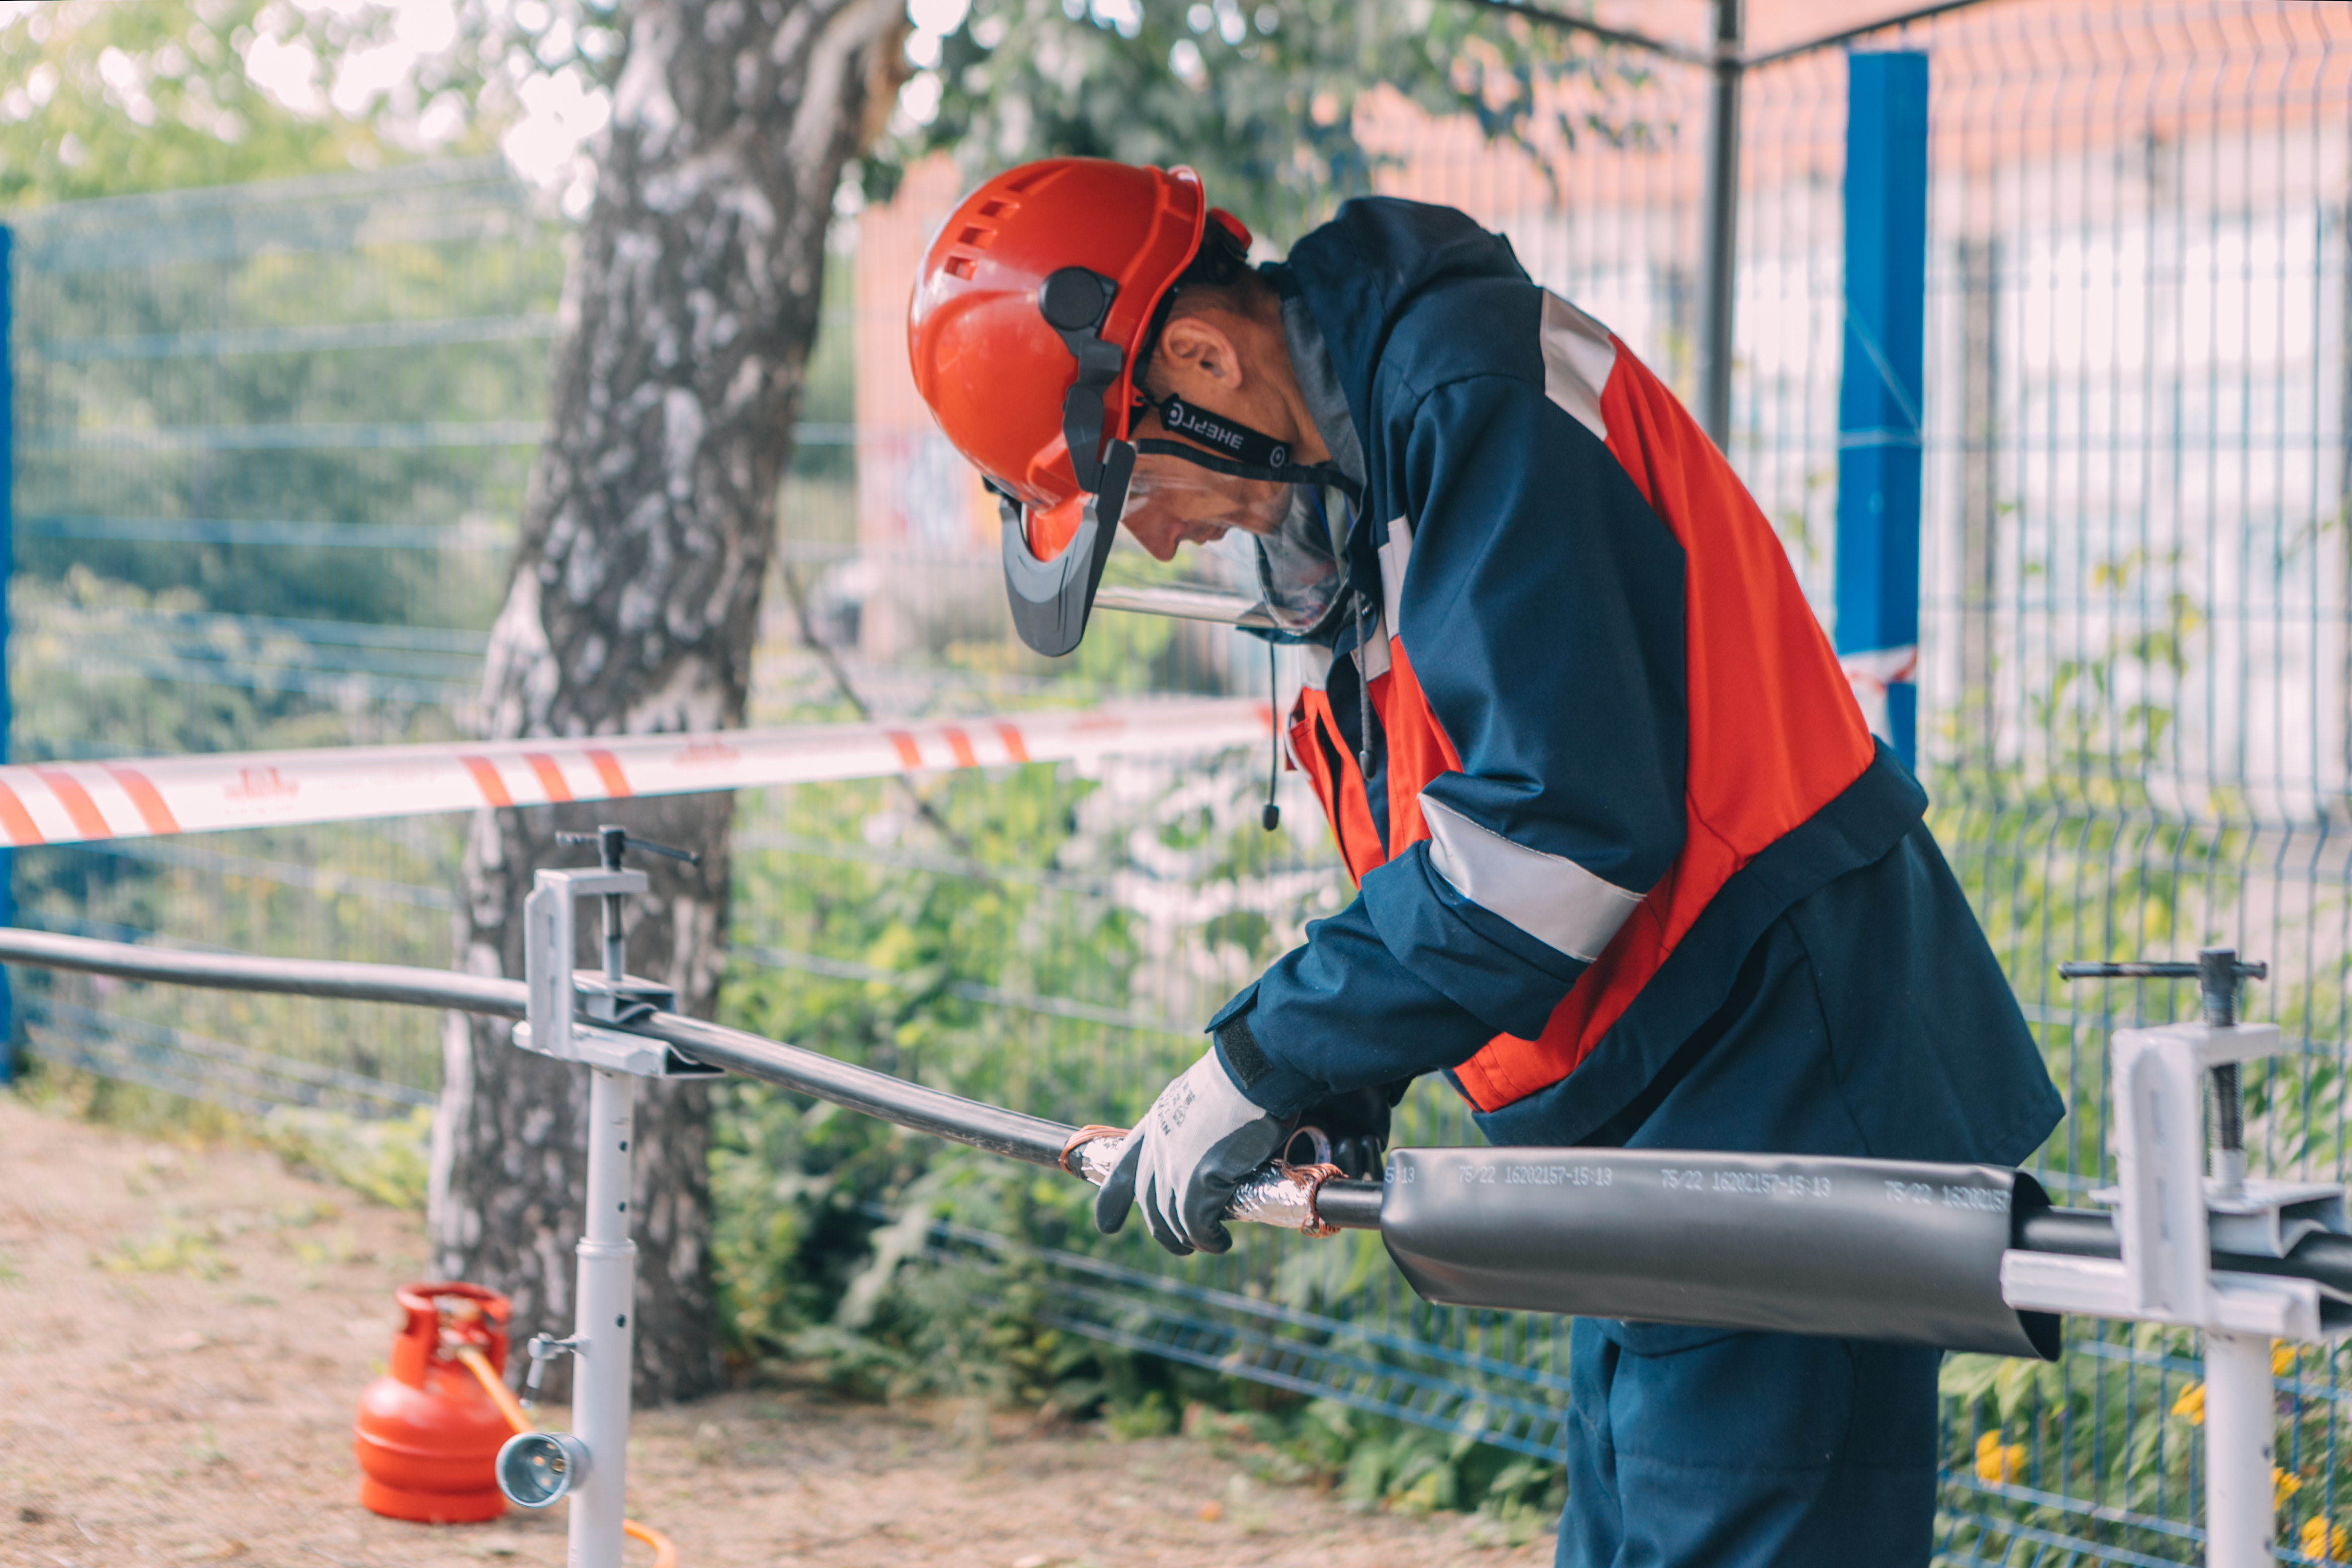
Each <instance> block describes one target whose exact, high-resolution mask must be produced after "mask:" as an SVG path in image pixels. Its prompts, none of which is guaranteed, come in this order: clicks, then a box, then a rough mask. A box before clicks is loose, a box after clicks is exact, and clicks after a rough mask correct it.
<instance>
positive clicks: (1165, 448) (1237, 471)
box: [1096, 439, 1353, 637]
mask: <svg viewBox="0 0 2352 1568" xmlns="http://www.w3.org/2000/svg"><path fill="white" fill-rule="evenodd" d="M1269 472H1279V473H1280V474H1281V475H1282V477H1281V478H1279V479H1276V478H1269V477H1262V476H1265V474H1267V473H1269ZM1343 483H1344V481H1341V480H1339V477H1338V476H1337V475H1336V474H1335V473H1334V472H1333V471H1332V470H1330V469H1328V468H1321V467H1315V468H1309V467H1307V466H1304V465H1295V464H1288V463H1285V464H1282V465H1280V466H1279V467H1278V468H1274V469H1271V470H1269V469H1268V468H1266V467H1265V466H1264V465H1259V464H1245V463H1242V462H1239V461H1236V460H1234V459H1228V458H1218V457H1216V456H1215V455H1213V454H1212V453H1208V452H1204V451H1202V450H1200V449H1198V448H1196V447H1187V446H1183V445H1181V444H1179V443H1177V442H1172V441H1162V440H1150V439H1147V440H1143V441H1139V442H1138V443H1137V455H1136V459H1135V472H1134V475H1133V477H1132V478H1131V479H1129V481H1128V491H1127V505H1126V508H1125V510H1123V512H1122V513H1121V517H1120V521H1121V522H1122V523H1123V524H1124V525H1125V527H1126V530H1127V531H1128V533H1129V535H1130V536H1131V537H1132V538H1133V540H1134V542H1136V543H1137V544H1139V545H1140V546H1141V547H1142V552H1143V553H1144V554H1146V555H1148V556H1150V558H1151V561H1152V562H1153V563H1156V564H1154V565H1152V566H1145V565H1144V564H1143V563H1139V562H1122V563H1120V564H1119V565H1118V567H1117V568H1116V569H1115V571H1114V573H1113V575H1112V577H1111V579H1110V580H1109V581H1107V582H1106V583H1105V584H1104V585H1103V587H1102V589H1101V591H1100V592H1099V593H1098V594H1097V596H1096V597H1097V603H1099V604H1101V605H1103V606H1104V607H1106V608H1108V609H1123V610H1133V611H1140V612H1143V613H1147V614H1160V615H1175V616H1183V617H1185V618H1188V619H1201V620H1220V621H1226V622H1229V623H1231V624H1233V625H1236V626H1246V627H1249V628H1250V629H1252V630H1255V631H1261V632H1268V633H1273V634H1276V635H1277V636H1283V637H1305V636H1307V635H1308V634H1310V633H1312V632H1314V631H1316V630H1317V629H1318V628H1319V627H1320V626H1322V625H1323V624H1324V623H1325V622H1326V621H1327V620H1328V619H1329V618H1330V616H1331V615H1332V613H1333V611H1334V609H1335V608H1336V607H1337V605H1339V596H1340V593H1341V589H1342V587H1343V585H1344V584H1345V581H1346V572H1345V570H1344V569H1343V568H1342V566H1341V564H1340V551H1341V549H1342V547H1343V546H1344V544H1345V542H1346V530H1347V526H1348V504H1349V503H1348V498H1347V495H1346V492H1345V490H1344V489H1341V488H1340V486H1341V484H1343ZM1348 488H1349V489H1352V488H1353V487H1352V486H1350V487H1348ZM1187 546H1191V547H1192V548H1186V547H1187Z"/></svg>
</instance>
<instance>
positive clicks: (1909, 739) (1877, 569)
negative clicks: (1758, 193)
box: [1837, 51, 1927, 766]
mask: <svg viewBox="0 0 2352 1568" xmlns="http://www.w3.org/2000/svg"><path fill="white" fill-rule="evenodd" d="M1926 317H1927V56H1926V55H1924V54H1919V53H1916V52H1911V51H1890V52H1887V53H1884V54H1856V55H1849V56H1848V57H1847V58H1846V131H1845V362H1844V368H1843V372H1842V374H1841V376H1840V380H1839V384H1838V502H1837V650H1838V657H1839V658H1840V660H1841V661H1842V662H1843V664H1844V665H1845V668H1846V673H1847V675H1848V676H1849V677H1850V678H1851V679H1853V685H1854V692H1855V695H1856V696H1858V697H1860V698H1861V699H1862V700H1863V710H1864V713H1865V714H1866V715H1867V716H1868V717H1869V720H1870V727H1871V729H1872V730H1874V731H1876V732H1877V733H1878V734H1879V735H1881V736H1883V737H1884V738H1885V740H1886V741H1887V742H1888V743H1889V744H1891V745H1892V746H1893V747H1894V748H1895V752H1896V753H1897V754H1898V755H1900V756H1901V757H1902V759H1903V761H1904V763H1905V764H1906V766H1909V765H1914V764H1915V763H1916V744H1915V741H1916V726H1917V723H1918V711H1919V695H1918V693H1919V688H1918V686H1917V685H1916V674H1917V666H1918V662H1919V440H1920V425H1919V396H1920V382H1921V379H1922V377H1921V360H1922V357H1923V352H1922V340H1923V338H1924V336H1925V331H1924V328H1925V323H1926Z"/></svg>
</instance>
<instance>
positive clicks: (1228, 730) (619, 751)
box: [0, 698, 1274, 848]
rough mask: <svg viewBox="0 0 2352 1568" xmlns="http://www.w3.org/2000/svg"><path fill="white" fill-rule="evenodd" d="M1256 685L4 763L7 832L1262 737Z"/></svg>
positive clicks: (761, 778)
mask: <svg viewBox="0 0 2352 1568" xmlns="http://www.w3.org/2000/svg"><path fill="white" fill-rule="evenodd" d="M1273 722H1274V720H1273V713H1272V710H1270V709H1269V708H1268V707H1267V705H1266V704H1265V702H1263V701H1260V700H1255V699H1252V698H1213V699H1199V700H1171V701H1157V702H1130V703H1118V704H1110V705H1107V706H1104V707H1099V708H1084V709H1047V710H1039V711H1036V712H1030V713H1011V714H999V715H992V716H989V717H985V718H980V719H961V720H956V721H952V722H946V721H941V722H934V723H919V724H803V725H793V726H790V727H785V728H778V729H768V730H725V731H717V732H714V733H709V734H701V735H677V734H667V735H609V736H589V737H585V738H582V739H576V740H527V741H492V742H475V743H466V742H452V743H447V744H436V745H424V746H362V747H352V748H350V749H345V750H326V749H322V750H319V751H309V752H231V753H226V754H219V755H210V756H179V757H151V758H142V759H137V760H132V761H119V762H104V763H42V764H37V765H33V766H19V767H0V842H5V845H7V846H10V847H18V848H22V847H29V846H32V845H36V844H75V843H89V842H91V841H94V840H98V839H106V838H143V837H151V836H153V835H158V834H167V833H212V832H219V831H221V830H223V829H227V828H237V827H282V826H292V825H295V824H298V823H315V822H356V821H360V820H362V819H365V818H368V817H377V816H423V815H425V814H427V813H431V812H438V811H473V810H477V809H479V808H480V807H483V806H509V805H554V804H557V803H560V802H563V801H587V800H621V799H625V798H627V797H629V796H631V795H693V794H697V793H699V792H702V791H706V790H722V789H756V788H759V787H761V786H762V785H768V784H816V783H821V782H831V781H837V780H843V779H859V778H874V777H881V776H887V775H888V774H891V773H914V772H919V771H924V770H929V769H948V768H973V767H996V766H1002V765H1004V764H1007V763H1052V762H1090V761H1093V760H1094V759H1097V758H1100V757H1110V756H1120V755H1133V754H1142V753H1147V752H1212V751H1222V750H1223V749H1225V748H1226V747H1229V746H1242V745H1258V744H1263V743H1264V742H1265V737H1266V732H1267V731H1268V730H1269V728H1270V727H1271V726H1272V724H1273Z"/></svg>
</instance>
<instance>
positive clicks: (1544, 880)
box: [1421, 795, 1642, 963]
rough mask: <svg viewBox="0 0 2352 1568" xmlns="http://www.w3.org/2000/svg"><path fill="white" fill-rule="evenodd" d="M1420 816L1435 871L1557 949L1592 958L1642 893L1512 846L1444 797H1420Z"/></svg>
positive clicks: (1457, 889)
mask: <svg viewBox="0 0 2352 1568" xmlns="http://www.w3.org/2000/svg"><path fill="white" fill-rule="evenodd" d="M1421 815H1422V820H1423V821H1424V822H1427V823H1428V824H1429V863H1430V865H1432V866H1433V867H1434V868H1436V870H1437V874H1438V875H1439V876H1441V877H1443V878H1444V879H1446V881H1448V882H1449V883H1451V884H1453V887H1454V891H1455V892H1457V893H1460V894H1461V895H1462V896H1463V897H1464V898H1465V899H1467V900H1470V901H1471V902H1472V903H1474V904H1476V905H1477V906H1478V907H1479V908H1480V909H1482V910H1488V911H1490V912H1492V913H1494V914H1497V915H1500V916H1501V917H1502V918H1503V919H1505V920H1507V921H1510V922H1511V923H1512V924H1513V925H1515V926H1517V927H1518V928H1519V929H1520V930H1521V931H1525V932H1527V933H1528V935H1529V936H1531V937H1533V938H1535V939H1536V940H1537V941H1538V942H1542V943H1543V944H1544V945H1545V946H1546V947H1549V948H1550V949H1552V950H1553V951H1554V952H1564V953H1566V954H1567V955H1568V956H1569V957H1570V958H1580V959H1583V960H1584V961H1585V962H1587V963H1591V961H1592V960H1593V959H1596V958H1598V957H1600V956H1601V949H1602V948H1605V947H1607V946H1608V945H1609V939H1610V938H1611V937H1613V936H1615V935H1616V934H1617V928H1618V927H1619V926H1622V925H1623V924H1624V923H1625V920H1626V917H1627V916H1629V915H1631V914H1632V913H1633V911H1634V910H1636V909H1637V908H1639V907H1640V905H1641V902H1642V895H1641V894H1639V893H1629V892H1627V891H1626V890H1625V889H1622V888H1620V887H1618V886H1617V885H1615V884H1614V883H1612V882H1606V881H1603V880H1602V879H1600V878H1599V877H1596V876H1594V875H1593V874H1592V873H1591V872H1590V871H1588V870H1586V869H1585V868H1583V867H1581V866H1580V865H1578V864H1577V863H1576V862H1575V861H1573V860H1571V859H1570V858H1568V857H1566V856H1565V855H1547V854H1545V853H1544V852H1543V851H1542V850H1540V849H1530V848H1528V847H1527V846H1526V845H1524V844H1514V843H1512V842H1511V841H1510V840H1509V839H1507V838H1506V837H1503V836H1502V835H1501V834H1499V833H1496V832H1495V831H1493V830H1492V829H1490V828H1485V827H1481V826H1478V825H1477V824H1476V823H1475V822H1473V821H1471V820H1470V819H1469V818H1468V817H1466V816H1463V815H1462V814H1461V813H1460V812H1458V811H1456V810H1454V808H1453V807H1452V806H1450V805H1446V804H1445V803H1444V802H1443V801H1439V800H1433V799H1432V798H1431V797H1430V796H1428V795H1423V796H1422V797H1421Z"/></svg>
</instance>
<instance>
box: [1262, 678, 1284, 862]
mask: <svg viewBox="0 0 2352 1568" xmlns="http://www.w3.org/2000/svg"><path fill="white" fill-rule="evenodd" d="M1265 710H1266V711H1267V712H1268V713H1271V714H1272V715H1274V722H1273V725H1272V727H1271V728H1270V729H1269V730H1268V731H1267V735H1266V739H1267V742H1268V745H1267V750H1268V752H1270V755H1269V756H1268V757H1267V759H1266V764H1265V811H1264V812H1262V813H1260V814H1259V816H1258V820H1259V821H1260V822H1262V823H1264V824H1265V830H1266V831H1267V832H1268V833H1271V832H1273V831H1274V830H1275V829H1276V828H1277V827H1279V826H1282V807H1281V806H1279V805H1276V804H1275V799H1274V795H1275V790H1276V788H1277V787H1278V786H1279V785H1280V784H1281V783H1282V681H1281V678H1280V677H1279V675H1278V674H1277V673H1276V668H1275V662H1274V645H1273V644H1272V643H1268V644H1266V645H1265Z"/></svg>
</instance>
